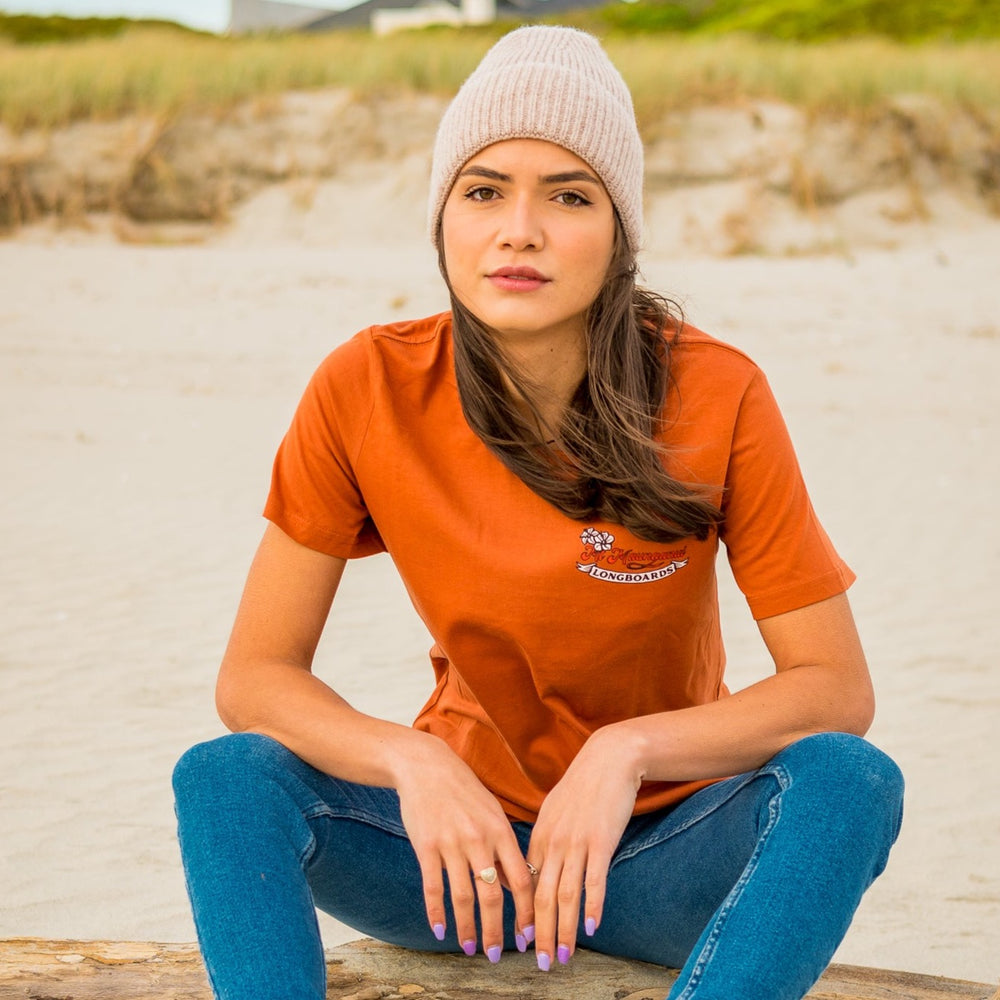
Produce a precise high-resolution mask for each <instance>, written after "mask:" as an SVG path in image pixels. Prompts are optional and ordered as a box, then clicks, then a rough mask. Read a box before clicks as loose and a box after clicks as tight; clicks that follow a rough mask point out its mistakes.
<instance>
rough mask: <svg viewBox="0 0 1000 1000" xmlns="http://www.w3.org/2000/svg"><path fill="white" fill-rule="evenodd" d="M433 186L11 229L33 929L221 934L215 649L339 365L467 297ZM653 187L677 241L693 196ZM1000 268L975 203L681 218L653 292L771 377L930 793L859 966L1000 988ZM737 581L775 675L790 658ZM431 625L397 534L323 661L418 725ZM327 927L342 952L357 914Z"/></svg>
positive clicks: (751, 643) (11, 731) (5, 859)
mask: <svg viewBox="0 0 1000 1000" xmlns="http://www.w3.org/2000/svg"><path fill="white" fill-rule="evenodd" d="M419 180H420V183H418V184H415V185H411V186H408V185H407V184H405V183H404V184H403V185H402V186H400V185H399V184H395V185H392V184H389V182H387V181H386V180H385V179H384V178H383V179H379V178H378V177H374V178H372V179H370V180H368V181H366V182H364V183H359V182H356V181H355V182H353V183H350V184H348V183H347V182H343V183H341V184H340V186H339V187H338V185H337V184H335V183H331V184H329V185H325V186H323V188H322V190H320V191H318V192H312V193H311V195H310V200H311V203H312V205H313V211H312V214H311V215H310V216H309V218H310V219H311V220H312V221H308V220H306V218H305V216H304V215H303V216H301V217H299V216H296V215H295V213H294V212H293V211H292V210H291V209H290V208H289V205H290V204H291V202H292V201H293V200H294V192H290V191H289V190H283V189H275V190H273V191H267V192H265V193H263V194H262V195H261V196H259V197H258V198H257V199H256V200H255V202H254V203H253V204H252V205H249V206H247V209H246V211H245V212H244V213H243V214H242V215H241V216H239V217H238V218H237V219H236V221H235V222H234V224H233V225H232V226H231V227H230V228H229V229H227V230H222V231H220V232H219V233H218V234H216V235H213V236H211V237H209V238H208V239H206V240H205V241H204V242H203V243H201V244H199V245H193V246H170V245H164V246H129V245H125V244H122V243H120V242H117V241H116V240H115V239H113V238H112V237H111V236H110V235H109V234H108V232H107V229H108V225H107V223H106V221H102V220H100V219H96V220H92V223H93V229H92V230H91V231H81V230H57V229H55V228H53V227H52V226H51V225H49V224H40V225H38V226H36V227H35V228H33V229H30V230H25V231H23V232H22V233H21V234H20V235H19V236H17V237H16V238H14V239H10V240H7V241H5V242H0V358H2V362H0V458H2V468H3V482H4V485H3V488H2V490H0V587H2V593H3V606H2V610H0V706H2V717H3V724H2V726H0V763H2V769H0V831H2V832H0V839H2V850H0V865H2V869H0V936H15V935H39V936H44V937H52V938H62V937H73V938H121V939H143V940H163V941H172V940H180V941H184V940H192V939H193V937H194V928H193V925H192V923H191V919H190V916H189V914H188V909H187V902H186V898H185V894H184V886H183V879H182V874H181V869H180V864H179V860H178V854H177V849H176V844H175V840H174V825H173V815H172V804H171V795H170V789H169V776H170V771H171V768H172V766H173V763H174V761H175V760H176V758H177V757H178V756H179V755H180V753H181V752H183V750H184V749H186V748H187V747H188V746H189V745H190V744H192V743H195V742H197V741H200V740H204V739H208V738H211V737H214V736H216V735H219V734H221V733H222V732H223V729H222V726H221V724H220V723H219V721H218V720H217V718H216V716H215V713H214V709H213V703H212V690H213V683H214V676H215V671H216V668H217V664H218V661H219V658H220V655H221V652H222V649H223V646H224V643H225V641H226V638H227V634H228V630H229V627H230V625H231V622H232V618H233V613H234V611H235V608H236V604H237V601H238V598H239V593H240V589H241V586H242V582H243V578H244V575H245V572H246V569H247V566H248V564H249V561H250V558H251V556H252V553H253V550H254V548H255V545H256V542H257V540H258V538H259V536H260V533H261V531H262V529H263V521H262V519H261V516H260V511H261V508H262V505H263V501H264V497H265V494H266V491H267V486H268V479H269V473H270V462H271V458H272V456H273V453H274V451H275V448H276V447H277V445H278V442H279V440H280V438H281V435H282V434H283V432H284V430H285V427H286V425H287V423H288V421H289V419H290V417H291V414H292V411H293V408H294V406H295V404H296V401H297V399H298V397H299V394H300V393H301V391H302V389H303V387H304V384H305V382H306V380H307V378H308V377H309V375H310V373H311V372H312V370H313V368H314V367H315V366H316V364H317V363H318V362H319V361H320V360H321V358H322V357H323V356H324V355H325V354H326V353H327V352H328V351H329V350H330V349H331V348H332V347H334V346H335V345H336V344H337V343H339V342H340V341H342V340H344V339H345V338H346V337H348V336H350V335H351V334H353V333H354V332H356V331H357V330H358V329H360V328H361V327H363V326H366V325H368V324H370V323H373V322H383V321H389V320H394V319H401V318H407V317H414V316H419V315H426V314H429V313H432V312H435V311H437V310H439V309H441V308H444V307H445V306H446V300H445V296H444V294H443V289H442V286H441V283H440V280H439V277H438V275H437V269H436V263H435V260H434V257H433V254H432V252H431V250H430V248H429V247H428V245H427V244H426V241H425V240H424V238H423V233H422V212H423V200H422V198H423V195H422V188H423V179H422V178H420V179H419ZM324 206H326V208H325V209H324ZM324 211H325V213H326V214H324ZM650 211H651V215H653V214H655V213H656V212H659V213H660V215H659V217H660V218H661V219H663V221H664V227H663V228H662V229H661V231H663V232H666V231H667V229H668V228H669V226H667V225H666V223H667V222H668V221H669V218H670V213H671V208H670V203H669V202H665V203H663V204H661V205H660V206H659V207H657V206H652V207H651V209H650ZM331 220H336V222H335V223H333V222H331ZM361 234H363V235H361ZM655 235H656V234H655V233H654V234H653V236H654V237H655ZM998 261H1000V223H998V222H997V221H995V220H993V221H990V220H987V219H985V218H983V217H979V218H978V219H971V218H967V217H965V216H956V217H955V218H954V219H952V220H951V221H949V220H948V219H944V220H942V219H938V221H937V222H935V223H934V224H930V223H928V224H917V225H913V226H910V227H907V228H906V231H905V233H904V234H903V235H901V237H900V240H899V242H898V245H897V246H896V248H895V249H858V250H850V249H848V248H843V252H841V253H838V254H831V255H827V256H815V257H806V256H803V257H774V258H763V257H752V256H746V257H733V258H725V259H718V258H713V257H709V256H703V255H702V256H699V255H691V254H686V253H680V252H678V251H677V249H676V246H675V245H674V244H672V243H671V241H670V240H668V239H666V238H665V237H664V238H662V239H661V242H660V243H659V244H657V243H656V242H655V238H654V240H653V242H652V243H651V246H650V250H649V252H648V253H647V255H646V257H645V260H644V274H645V277H646V279H647V281H648V283H649V284H651V285H653V286H654V287H656V288H658V289H661V290H664V291H667V292H670V293H671V294H673V295H674V296H676V297H677V298H679V299H680V301H681V302H682V303H683V305H684V307H685V310H686V312H687V315H688V318H689V319H690V321H692V322H694V323H695V324H696V325H698V326H701V327H702V328H704V329H706V330H708V331H709V332H711V333H713V334H715V335H717V336H719V337H721V338H723V339H725V340H728V341H730V342H732V343H734V344H736V345H737V346H739V347H741V348H743V349H744V350H746V351H747V352H748V353H750V354H751V355H752V356H753V357H754V358H755V359H756V360H757V361H758V362H760V363H761V364H762V366H763V367H764V369H765V370H766V371H767V372H768V374H769V377H770V379H771V382H772V384H773V386H774V389H775V392H776V394H777V396H778V399H779V401H780V402H781V404H782V407H783V409H784V412H785V415H786V419H787V421H788V423H789V426H790V428H791V432H792V436H793V439H794V440H795V443H796V446H797V448H798V450H799V453H800V458H801V461H802V465H803V467H804V470H805V474H806V477H807V482H808V483H809V486H810V489H811V493H812V496H813V499H814V502H815V505H816V507H817V509H818V511H819V513H820V516H821V518H822V519H823V521H824V524H825V525H826V527H827V529H828V531H829V533H830V534H831V536H832V537H833V539H834V541H835V543H836V544H837V546H838V548H839V549H840V550H841V552H842V554H843V555H844V556H845V558H846V559H847V560H848V562H849V563H850V564H851V565H852V567H853V568H854V569H855V570H856V572H857V573H858V577H859V580H858V583H857V584H856V585H855V586H854V588H853V589H852V592H851V598H852V602H853V605H854V608H855V613H856V616H857V618H858V621H859V625H860V629H861V632H862V637H863V639H864V641H865V645H866V649H867V651H868V654H869V659H870V662H871V666H872V671H873V674H874V677H875V683H876V686H877V692H878V696H879V710H878V718H877V721H876V723H875V726H874V728H873V730H872V733H871V738H872V739H873V740H874V742H876V743H877V744H878V745H879V746H881V747H883V748H884V749H885V750H887V751H888V752H889V753H890V754H892V755H893V756H894V757H895V758H896V759H897V761H898V762H899V763H900V765H901V766H902V768H903V770H904V772H905V774H906V778H907V782H908V797H907V806H906V809H907V814H906V819H905V822H904V828H903V833H902V836H901V838H900V841H899V843H898V845H897V847H896V849H895V852H894V854H893V856H892V858H891V861H890V865H889V868H888V870H887V871H886V873H885V875H884V876H883V877H882V878H881V879H880V880H879V881H878V882H877V883H876V885H875V886H874V887H873V889H872V890H871V891H870V893H869V894H868V896H867V897H866V898H865V900H864V902H863V904H862V907H861V909H860V911H859V913H858V916H857V919H856V921H855V923H854V925H853V926H852V928H851V929H850V931H849V933H848V936H847V939H846V941H845V942H844V944H843V946H842V948H841V949H840V951H839V953H838V955H837V956H836V957H837V960H838V961H842V962H850V963H857V964H865V965H877V966H883V967H889V968H896V969H905V970H910V971H917V972H927V973H933V974H942V975H947V976H952V977H959V978H966V979H974V980H980V981H987V982H996V981H997V980H998V979H1000V753H998V750H997V739H996V720H997V718H998V712H1000V669H998V667H997V664H996V662H995V661H994V657H995V656H996V655H997V651H998V650H1000V614H998V613H997V610H996V608H995V604H996V598H997V594H998V590H997V580H998V570H1000V524H998V519H997V517H996V513H995V505H996V501H997V496H998V488H1000V463H998V460H997V455H998V454H1000V449H998V445H1000V406H998V404H997V395H996V386H997V384H998V382H1000V281H998V279H1000V267H998ZM720 572H721V575H722V578H723V579H722V600H723V605H724V609H723V614H724V621H725V623H726V637H727V645H728V651H729V659H730V664H731V666H730V672H729V675H728V678H729V681H730V686H731V687H741V686H744V685H745V684H747V683H750V682H751V681H752V680H754V679H755V678H757V677H759V676H762V675H763V674H764V673H766V672H767V671H768V661H767V657H766V653H765V651H764V649H763V647H762V645H761V643H760V640H759V638H758V637H757V634H756V630H755V627H754V625H753V623H752V622H751V621H750V619H749V616H748V613H747V611H746V608H745V604H744V602H743V600H742V598H741V597H740V596H739V595H738V593H736V592H735V590H734V587H733V585H732V583H731V581H730V580H729V579H728V576H727V573H728V570H727V569H726V568H725V565H724V560H722V562H721V563H720ZM428 646H429V640H428V638H427V635H426V634H425V631H424V628H423V626H422V624H421V623H420V621H419V620H418V619H417V618H416V616H415V614H414V612H413V611H412V609H411V607H410V606H409V604H408V601H407V599H406V596H405V593H404V591H403V588H402V587H401V585H400V584H399V583H398V581H397V580H396V578H395V575H394V572H393V568H392V565H391V563H390V562H389V560H388V558H387V557H375V558H372V559H367V560H362V561H360V562H358V563H355V564H352V565H351V566H350V567H349V569H348V572H347V575H346V577H345V581H344V584H343V586H342V587H341V593H340V595H339V596H338V598H337V603H336V606H335V609H334V612H333V615H332V618H331V621H330V623H329V626H328V628H327V632H326V635H325V637H324V640H323V643H322V645H321V648H320V651H319V654H318V658H317V664H316V669H317V672H318V673H319V674H320V675H321V676H322V677H324V678H325V679H327V680H328V681H329V682H330V683H331V684H333V685H334V686H335V687H336V688H337V689H338V690H339V691H341V692H342V693H343V694H344V695H345V696H346V697H347V698H348V699H349V700H351V701H352V702H353V703H354V704H355V705H357V706H358V707H359V708H361V709H363V710H366V711H370V712H372V713H376V714H379V715H382V716H385V717H387V718H391V719H395V720H398V721H402V722H408V721H410V720H411V718H412V717H413V715H414V714H415V712H416V711H417V709H418V708H419V707H420V705H421V704H422V703H423V701H424V699H425V697H426V695H427V693H428V691H429V690H430V685H431V673H430V668H429V665H428V662H427V648H428ZM323 927H324V933H325V939H326V943H327V944H328V945H333V944H336V943H338V942H341V941H345V940H349V939H351V938H353V937H355V936H356V935H355V934H354V933H353V932H351V931H350V930H348V929H346V928H343V927H341V926H339V925H337V924H335V923H334V922H333V921H330V920H324V921H323Z"/></svg>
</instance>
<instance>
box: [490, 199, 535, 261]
mask: <svg viewBox="0 0 1000 1000" xmlns="http://www.w3.org/2000/svg"><path fill="white" fill-rule="evenodd" d="M505 209H506V210H505V211H504V212H503V214H502V219H501V223H500V229H499V232H498V234H497V237H498V242H499V244H500V246H502V247H505V248H509V249H511V250H539V249H541V247H542V244H543V242H544V237H543V235H542V225H541V219H540V217H539V214H538V209H537V207H536V206H535V204H534V201H533V199H531V198H527V197H523V198H520V197H515V198H510V199H508V201H507V205H506V206H505Z"/></svg>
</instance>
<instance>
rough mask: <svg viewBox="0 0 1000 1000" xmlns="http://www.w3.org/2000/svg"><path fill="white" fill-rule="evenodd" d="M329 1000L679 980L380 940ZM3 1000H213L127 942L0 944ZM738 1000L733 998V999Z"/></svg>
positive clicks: (859, 989) (642, 968)
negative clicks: (543, 969)
mask: <svg viewBox="0 0 1000 1000" xmlns="http://www.w3.org/2000/svg"><path fill="white" fill-rule="evenodd" d="M326 960H327V978H328V989H327V998H328V1000H402V998H409V997H416V998H420V1000H663V997H664V996H666V993H667V990H668V989H669V987H670V985H671V983H672V982H673V980H674V978H675V976H676V973H675V972H673V971H671V970H669V969H663V968H660V967H659V966H655V965H647V964H645V963H643V962H626V961H622V960H620V959H614V958H607V957H605V956H603V955H598V954H596V953H594V952H586V951H582V952H578V953H577V954H576V955H575V956H574V958H573V961H572V962H571V963H570V964H569V965H568V966H566V967H558V968H554V969H553V970H552V971H551V972H549V973H547V974H546V973H539V972H538V970H537V968H536V967H535V963H534V959H533V956H531V955H519V954H517V953H512V954H505V955H504V957H503V960H502V962H501V964H500V965H499V966H492V965H490V964H489V963H488V962H487V961H486V959H485V958H483V957H482V956H480V957H478V958H472V959H470V958H466V957H465V956H464V955H428V954H422V953H418V952H409V951H404V950H401V949H399V948H394V947H391V946H390V945H385V944H380V943H378V942H375V941H369V940H363V941H354V942H352V943H350V944H346V945H341V946H340V947H338V948H332V949H330V950H328V951H327V953H326ZM994 989H995V987H993V986H989V985H987V984H985V983H971V982H964V981H961V980H957V979H941V978H938V977H935V976H923V975H917V974H914V973H906V972H887V971H884V970H881V969H863V968H859V967H856V966H850V965H831V966H830V968H829V969H828V970H827V971H826V973H825V974H824V976H823V978H822V979H821V980H820V981H819V982H818V983H817V984H816V986H815V987H814V988H813V990H812V991H811V992H810V993H809V997H810V998H812V1000H960V998H961V1000H1000V990H997V991H996V992H994ZM0 998H3V1000H14V998H18V1000H21V998H23V1000H146V998H150V1000H153V998H155V1000H211V992H210V990H209V988H208V983H207V981H206V978H205V972H204V969H203V968H202V964H201V958H200V956H199V954H198V949H197V947H196V946H195V945H193V944H147V943H140V942H129V941H47V940H42V939H39V938H13V939H10V940H6V941H0ZM734 1000H736V998H734Z"/></svg>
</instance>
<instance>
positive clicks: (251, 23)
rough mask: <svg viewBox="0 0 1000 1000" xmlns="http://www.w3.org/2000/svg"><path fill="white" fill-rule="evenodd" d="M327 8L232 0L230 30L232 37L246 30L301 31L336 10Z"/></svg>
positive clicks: (256, 0)
mask: <svg viewBox="0 0 1000 1000" xmlns="http://www.w3.org/2000/svg"><path fill="white" fill-rule="evenodd" d="M334 9H335V8H334V6H333V5H332V4H331V5H330V6H328V7H307V6H304V5H302V4H295V3H279V2H278V0H231V5H230V8H229V30H230V31H231V32H232V33H233V34H240V33H241V32H244V31H267V30H268V29H275V30H282V29H288V30H291V29H294V28H302V27H304V26H305V25H307V24H311V23H312V22H313V21H315V20H317V19H318V18H321V17H323V15H324V14H329V13H330V11H331V10H334Z"/></svg>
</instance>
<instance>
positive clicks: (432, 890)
mask: <svg viewBox="0 0 1000 1000" xmlns="http://www.w3.org/2000/svg"><path fill="white" fill-rule="evenodd" d="M417 861H418V863H419V864H420V876H421V880H422V882H423V892H424V910H425V911H426V913H427V923H428V924H429V925H430V928H431V932H432V933H433V934H434V937H436V938H437V939H438V941H443V940H444V937H445V933H446V932H447V927H448V914H447V911H446V910H445V906H444V877H443V875H442V871H441V858H440V856H439V855H438V854H437V853H434V855H433V857H431V856H429V855H424V856H419V855H418V857H417Z"/></svg>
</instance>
